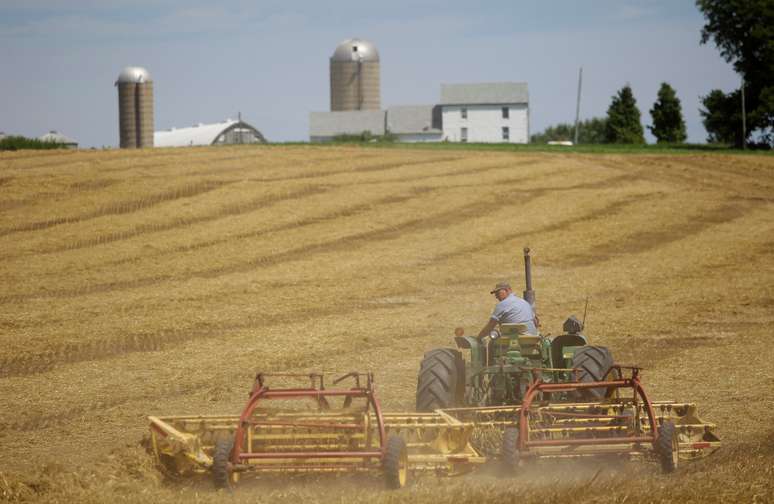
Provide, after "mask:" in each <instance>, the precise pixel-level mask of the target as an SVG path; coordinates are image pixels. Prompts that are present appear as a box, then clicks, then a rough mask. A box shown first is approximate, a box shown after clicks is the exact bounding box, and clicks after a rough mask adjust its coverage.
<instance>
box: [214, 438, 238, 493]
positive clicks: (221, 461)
mask: <svg viewBox="0 0 774 504" xmlns="http://www.w3.org/2000/svg"><path fill="white" fill-rule="evenodd" d="M233 448H234V438H233V436H222V437H219V438H217V439H216V440H215V450H214V451H213V453H212V481H213V483H215V488H218V489H220V488H223V489H226V490H231V471H230V470H229V464H230V459H231V450H232V449H233Z"/></svg>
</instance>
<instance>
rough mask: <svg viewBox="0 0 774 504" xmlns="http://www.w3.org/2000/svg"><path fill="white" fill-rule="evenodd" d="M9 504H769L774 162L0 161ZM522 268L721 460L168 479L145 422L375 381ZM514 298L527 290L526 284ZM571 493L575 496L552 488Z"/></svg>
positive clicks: (93, 155)
mask: <svg viewBox="0 0 774 504" xmlns="http://www.w3.org/2000/svg"><path fill="white" fill-rule="evenodd" d="M0 194H1V195H2V197H1V198H0V215H2V219H1V220H0V244H1V246H0V257H2V263H0V278H2V286H3V289H2V292H0V398H2V404H3V407H2V408H1V409H0V447H2V454H3V457H2V460H0V500H9V501H22V502H27V501H36V502H37V501H39V502H63V501H81V502H106V501H113V502H162V503H172V502H300V501H305V502H383V503H392V502H412V503H423V502H440V501H443V502H457V503H462V502H482V501H487V500H502V501H519V502H524V503H532V502H535V503H537V502H540V503H544V502H553V501H569V500H572V501H573V502H624V501H628V502H643V501H648V502H670V501H674V502H772V501H774V483H772V481H774V427H772V424H771V421H770V419H771V417H772V412H773V411H774V392H772V390H774V367H772V365H771V361H772V359H773V358H774V349H773V348H774V347H773V346H772V341H773V340H772V327H774V157H772V156H735V155H721V154H712V155H707V154H703V155H702V154H698V155H694V154H681V155H665V154H654V155H651V154H648V155H635V154H625V155H620V154H562V153H539V152H512V153H508V152H493V151H464V150H458V149H455V150H443V149H433V150H424V149H409V148H405V149H404V148H392V149H377V148H357V147H331V146H326V147H313V146H263V147H248V146H245V147H228V148H226V147H223V148H202V149H157V150H143V151H135V152H132V151H118V150H115V151H107V152H88V151H75V152H45V153H26V152H23V153H22V152H20V153H0ZM523 246H530V247H531V248H532V250H533V264H534V274H535V288H536V291H537V300H538V301H537V302H538V308H539V313H540V315H541V321H542V323H543V331H544V332H553V333H557V332H559V331H560V330H561V324H562V321H563V320H564V319H565V318H566V317H567V316H568V315H570V314H573V313H575V314H577V315H579V316H580V315H582V312H583V307H584V303H585V300H586V298H587V297H588V298H589V313H588V321H587V322H588V325H587V331H586V332H587V333H588V334H589V335H590V336H591V337H592V341H593V342H594V343H595V344H600V345H606V346H608V347H610V348H611V349H612V350H613V354H614V355H615V356H616V359H617V360H618V361H619V362H622V363H637V364H640V365H642V366H644V367H645V371H644V381H645V384H646V386H647V388H648V390H649V392H650V394H651V396H653V397H654V398H656V399H675V400H691V401H696V402H698V403H699V408H700V413H701V415H702V417H703V418H704V419H706V420H708V421H711V422H716V423H717V424H718V433H719V435H720V437H721V439H722V440H723V441H724V447H723V448H722V450H721V451H720V452H719V453H717V454H715V455H714V456H712V457H710V458H708V459H705V460H702V461H699V462H696V463H693V464H690V465H687V464H686V465H683V466H682V468H681V470H680V471H679V472H678V473H677V474H675V475H671V476H662V475H660V474H659V472H658V470H657V468H656V467H655V466H651V465H647V464H634V463H632V464H629V465H624V466H622V467H611V466H606V465H603V464H592V465H585V466H579V465H575V466H568V465H557V466H540V467H539V468H535V469H533V470H531V471H529V472H527V473H525V474H523V475H521V476H519V477H518V478H516V479H514V480H501V479H497V478H495V477H493V476H489V475H486V474H478V475H469V476H466V477H463V478H458V479H452V480H448V479H442V480H438V479H435V478H432V477H424V478H422V479H420V480H419V481H417V482H416V484H414V485H413V486H411V487H409V488H407V489H404V490H400V491H397V492H387V491H384V490H382V485H381V481H380V480H377V479H369V478H365V479H355V478H351V477H339V478H336V477H331V478H284V479H274V480H271V481H267V480H262V481H245V482H244V483H243V484H240V487H239V488H238V490H237V492H236V493H235V495H234V496H230V495H226V494H223V493H215V492H213V491H212V490H211V486H210V484H209V482H199V481H193V482H170V481H165V480H163V479H162V478H161V477H160V475H159V474H158V473H157V471H156V470H155V469H154V468H153V467H152V466H151V461H150V458H149V457H148V456H147V455H146V454H145V453H144V451H143V450H142V449H141V448H140V447H139V441H140V439H141V438H142V437H143V435H144V433H145V431H146V429H147V423H146V420H145V417H146V416H147V415H149V414H159V415H162V414H184V413H236V412H238V411H239V410H240V408H241V407H242V404H243V401H244V400H245V396H246V392H247V390H248V388H249V386H250V384H251V382H252V377H253V376H254V374H255V372H256V371H257V370H263V371H280V370H287V371H305V370H326V371H330V370H342V371H349V370H353V369H359V370H373V371H374V372H375V373H376V379H377V385H378V390H379V392H380V396H381V398H382V403H383V406H384V407H385V408H386V409H388V410H410V409H412V408H413V406H414V387H415V385H416V370H417V367H418V364H419V362H420V359H421V357H422V354H423V353H424V352H425V351H426V350H429V349H431V348H434V347H439V346H447V345H449V344H450V343H451V337H452V332H453V330H454V328H455V327H456V326H464V327H465V328H466V329H467V332H468V333H473V332H477V331H478V329H479V328H480V327H481V326H482V325H483V324H484V323H485V321H486V319H487V317H488V315H489V313H490V311H491V309H492V307H493V301H494V300H493V298H492V297H491V296H489V295H488V292H489V290H490V289H491V287H492V285H494V283H495V282H496V281H497V280H499V279H501V278H510V279H511V280H512V283H514V286H521V285H522V284H523V277H522V274H521V273H522V269H521V268H522V267H521V248H522V247H523ZM515 290H517V291H518V290H521V288H520V287H517V288H515ZM568 474H570V475H571V476H570V477H568V476H567V475H568Z"/></svg>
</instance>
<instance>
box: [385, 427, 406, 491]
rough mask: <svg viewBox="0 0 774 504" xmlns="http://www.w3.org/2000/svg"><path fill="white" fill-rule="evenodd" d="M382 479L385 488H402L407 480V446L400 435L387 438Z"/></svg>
mask: <svg viewBox="0 0 774 504" xmlns="http://www.w3.org/2000/svg"><path fill="white" fill-rule="evenodd" d="M382 464H383V466H382V468H383V469H384V481H385V483H386V484H387V488H389V489H391V490H395V489H398V488H403V487H404V486H406V483H407V482H408V448H406V441H404V440H403V438H402V437H400V436H395V435H392V436H390V437H388V438H387V450H386V451H385V452H384V461H383V463H382Z"/></svg>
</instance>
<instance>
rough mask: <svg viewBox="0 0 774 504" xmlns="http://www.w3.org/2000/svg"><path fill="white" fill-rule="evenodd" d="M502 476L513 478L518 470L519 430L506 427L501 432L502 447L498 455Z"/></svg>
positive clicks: (519, 456)
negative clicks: (500, 460)
mask: <svg viewBox="0 0 774 504" xmlns="http://www.w3.org/2000/svg"><path fill="white" fill-rule="evenodd" d="M500 456H501V459H502V470H503V475H504V476H513V475H515V474H516V471H517V470H518V469H519V461H520V460H521V454H520V453H519V429H515V428H513V427H508V428H507V429H505V430H504V431H503V446H502V452H501V454H500Z"/></svg>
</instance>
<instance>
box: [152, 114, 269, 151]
mask: <svg viewBox="0 0 774 504" xmlns="http://www.w3.org/2000/svg"><path fill="white" fill-rule="evenodd" d="M249 143H266V139H265V138H264V137H263V135H262V134H261V132H260V131H258V130H257V129H256V128H255V127H254V126H252V125H250V124H248V123H246V122H244V121H242V120H236V121H235V120H233V119H226V120H225V121H223V122H219V123H214V124H202V123H199V124H195V125H193V126H190V127H188V128H170V129H168V130H164V131H156V132H155V133H153V145H154V146H155V147H191V146H197V145H231V144H249Z"/></svg>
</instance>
